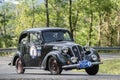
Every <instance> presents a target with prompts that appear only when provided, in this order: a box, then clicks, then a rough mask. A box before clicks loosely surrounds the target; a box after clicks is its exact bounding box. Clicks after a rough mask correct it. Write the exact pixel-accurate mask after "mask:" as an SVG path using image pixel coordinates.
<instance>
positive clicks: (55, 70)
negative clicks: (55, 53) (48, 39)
mask: <svg viewBox="0 0 120 80" xmlns="http://www.w3.org/2000/svg"><path fill="white" fill-rule="evenodd" d="M48 67H49V71H50V72H51V74H55V75H57V74H61V72H62V68H61V66H60V64H59V63H58V61H57V60H56V58H55V57H50V58H49V62H48Z"/></svg>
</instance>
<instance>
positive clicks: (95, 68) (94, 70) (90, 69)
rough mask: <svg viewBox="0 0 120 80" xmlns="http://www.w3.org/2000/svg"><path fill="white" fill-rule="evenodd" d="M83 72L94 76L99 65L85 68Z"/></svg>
mask: <svg viewBox="0 0 120 80" xmlns="http://www.w3.org/2000/svg"><path fill="white" fill-rule="evenodd" d="M85 71H86V72H87V74H89V75H96V74H97V73H98V71H99V65H93V66H92V67H89V68H86V69H85Z"/></svg>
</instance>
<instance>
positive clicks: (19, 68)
mask: <svg viewBox="0 0 120 80" xmlns="http://www.w3.org/2000/svg"><path fill="white" fill-rule="evenodd" d="M15 66H16V72H17V73H18V74H24V72H25V69H24V68H23V62H22V61H21V59H20V58H17V60H16V63H15Z"/></svg>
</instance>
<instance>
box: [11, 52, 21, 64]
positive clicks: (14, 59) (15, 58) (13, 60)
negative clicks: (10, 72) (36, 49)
mask: <svg viewBox="0 0 120 80" xmlns="http://www.w3.org/2000/svg"><path fill="white" fill-rule="evenodd" d="M17 58H21V53H20V52H19V51H17V52H16V54H15V55H14V56H13V59H12V61H11V66H15V62H16V60H17Z"/></svg>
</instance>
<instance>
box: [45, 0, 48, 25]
mask: <svg viewBox="0 0 120 80" xmlns="http://www.w3.org/2000/svg"><path fill="white" fill-rule="evenodd" d="M45 7H46V27H49V11H48V0H45Z"/></svg>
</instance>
